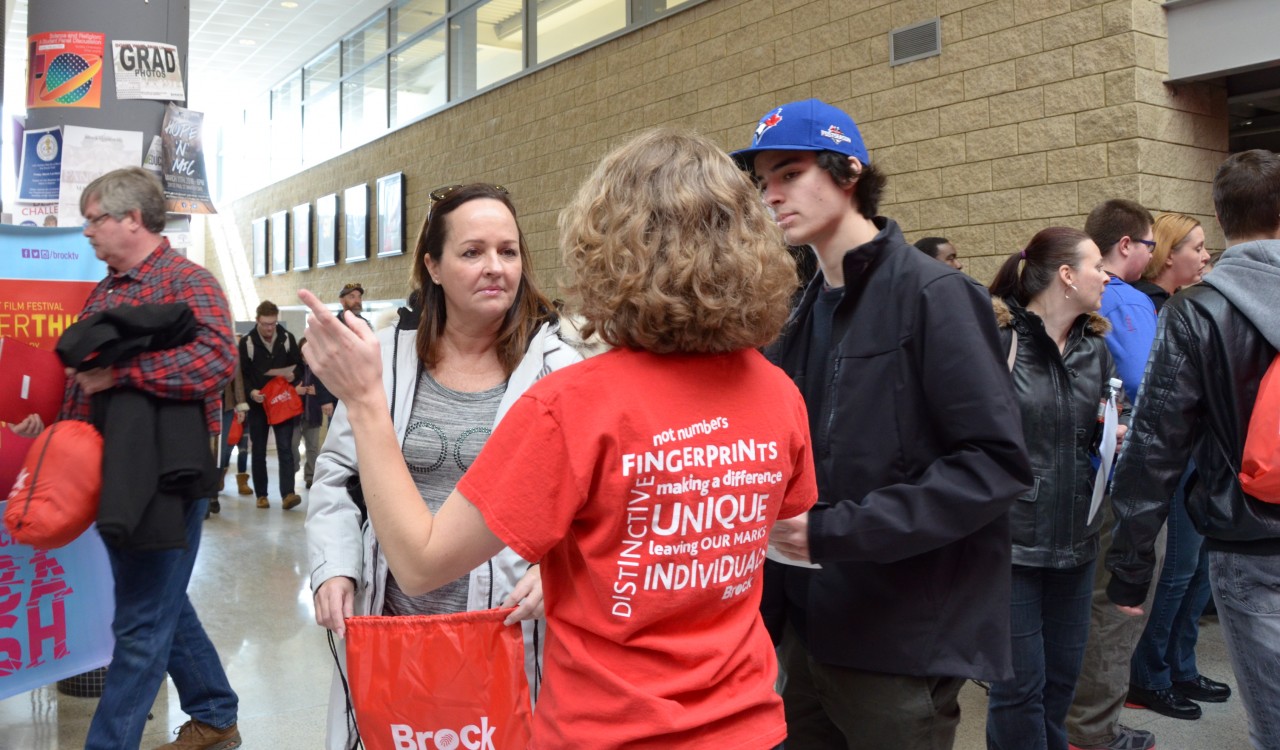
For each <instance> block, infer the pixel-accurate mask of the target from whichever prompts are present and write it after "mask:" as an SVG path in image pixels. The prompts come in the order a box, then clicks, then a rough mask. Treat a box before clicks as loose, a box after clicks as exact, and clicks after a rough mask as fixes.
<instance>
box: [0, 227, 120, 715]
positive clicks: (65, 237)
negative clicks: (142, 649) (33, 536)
mask: <svg viewBox="0 0 1280 750" xmlns="http://www.w3.org/2000/svg"><path fill="white" fill-rule="evenodd" d="M76 216H79V212H78V211H77V212H76ZM106 273H107V269H106V266H105V264H103V262H102V261H100V260H98V259H97V258H96V257H95V255H94V252H93V248H92V247H90V246H89V243H88V241H87V240H86V239H85V238H84V236H83V235H82V234H81V233H80V231H79V230H78V229H44V228H38V227H14V226H0V337H3V338H4V343H3V345H0V370H3V373H4V376H5V379H4V380H2V381H0V389H2V390H0V399H5V400H7V403H8V404H9V406H10V408H9V409H6V410H5V413H6V414H8V413H10V412H13V413H21V412H23V411H26V409H25V408H23V404H22V403H21V401H22V397H23V395H24V394H23V390H22V385H21V383H22V382H23V381H22V373H21V372H15V371H14V370H22V369H23V367H22V365H21V364H18V363H17V362H14V363H12V364H10V363H7V362H6V361H5V353H6V352H9V353H11V354H14V353H19V354H27V356H30V350H24V349H23V348H22V347H26V346H27V345H28V344H31V345H33V346H36V347H38V348H40V349H42V350H47V351H51V350H52V349H53V346H54V343H56V341H57V338H58V336H59V335H61V333H62V331H63V330H64V329H65V328H66V327H67V326H68V325H70V324H71V323H72V322H74V321H75V319H76V318H77V317H78V315H79V313H80V310H81V309H82V308H83V307H84V301H85V299H86V298H87V297H88V296H89V292H90V291H92V290H93V287H94V286H95V285H96V284H97V282H98V281H99V280H100V279H101V278H102V277H103V276H105V275H106ZM11 345H12V346H11ZM27 385H28V386H30V384H29V383H28V384H27ZM28 395H29V394H28ZM15 402H17V403H15ZM31 442H32V441H30V440H25V439H22V438H19V437H18V436H17V435H15V434H14V433H13V432H12V431H10V430H9V429H8V428H7V427H6V428H2V429H0V490H3V492H0V498H4V497H8V494H9V488H10V486H11V485H12V484H13V480H14V476H13V475H14V474H16V472H17V467H18V466H19V465H21V463H22V459H23V457H24V456H25V455H26V448H27V446H28V445H30V443H31ZM11 453H12V454H16V457H17V458H16V460H15V461H14V462H13V465H12V467H9V458H10V454H11ZM0 505H3V503H0ZM0 510H2V509H0ZM113 586H114V584H113V582H112V579H111V566H110V564H109V561H108V560H107V554H106V549H105V548H104V547H103V545H102V540H101V539H100V538H99V537H98V534H97V532H96V531H95V530H94V529H90V530H89V531H88V532H86V533H85V534H83V535H81V536H80V538H79V539H77V540H75V541H74V542H72V543H71V544H69V545H67V546H66V547H62V548H59V549H56V550H49V551H37V550H35V549H32V548H31V547H28V546H26V545H23V544H18V543H17V542H16V541H14V540H13V538H11V537H10V536H9V535H8V534H7V533H5V532H4V531H3V529H2V528H0V699H4V698H6V697H8V696H11V695H16V694H18V693H22V692H25V691H28V690H31V689H33V688H36V687H39V686H41V685H47V684H49V683H51V682H54V681H57V680H60V679H62V678H64V677H69V676H71V675H76V674H81V673H83V672H86V671H88V670H90V669H94V668H96V667H100V666H102V665H104V664H106V663H107V662H108V661H110V659H111V649H112V645H113V642H112V638H111V618H112V612H113V602H112V590H113Z"/></svg>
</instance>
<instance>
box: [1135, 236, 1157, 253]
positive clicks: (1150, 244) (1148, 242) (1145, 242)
mask: <svg viewBox="0 0 1280 750" xmlns="http://www.w3.org/2000/svg"><path fill="white" fill-rule="evenodd" d="M1129 239H1131V240H1133V241H1134V242H1137V243H1140V244H1143V245H1146V246H1147V249H1148V250H1150V251H1152V252H1155V249H1156V242H1155V240H1140V239H1138V238H1136V237H1130V238H1129Z"/></svg>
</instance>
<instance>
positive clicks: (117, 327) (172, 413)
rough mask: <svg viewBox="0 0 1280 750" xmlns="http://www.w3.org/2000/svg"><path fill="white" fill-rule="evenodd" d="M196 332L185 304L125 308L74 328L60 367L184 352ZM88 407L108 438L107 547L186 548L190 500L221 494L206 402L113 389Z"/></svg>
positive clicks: (63, 344) (101, 511)
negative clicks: (166, 351) (142, 354)
mask: <svg viewBox="0 0 1280 750" xmlns="http://www.w3.org/2000/svg"><path fill="white" fill-rule="evenodd" d="M195 333H196V321H195V317H194V316H193V315H192V313H191V309H190V308H189V307H188V306H187V305H185V304H182V303H175V304H165V305H153V304H146V305H134V306H124V307H118V308H112V309H110V310H105V311H103V312H101V313H97V314H94V315H90V316H87V317H85V318H83V319H81V320H80V321H77V322H76V323H74V324H73V325H71V326H69V327H68V328H67V330H66V331H65V332H64V333H63V334H62V337H61V338H60V339H59V341H58V347H57V351H58V354H59V356H60V357H61V358H62V361H63V364H65V365H67V366H68V367H75V368H77V369H80V370H86V369H91V368H94V367H106V366H110V365H112V364H114V363H116V362H120V361H124V360H127V359H128V358H129V357H131V356H134V355H136V354H138V353H140V352H143V351H159V350H164V349H172V348H175V347H178V346H182V345H183V344H185V343H187V342H189V341H190V340H191V339H192V338H194V337H195ZM91 405H92V416H93V425H94V427H96V428H97V429H98V431H99V432H100V433H102V440H103V460H102V495H101V503H100V504H99V506H98V518H97V522H98V531H99V533H100V534H101V535H102V539H103V541H105V542H106V543H107V544H110V545H112V546H114V547H119V548H123V549H133V550H157V549H176V548H182V547H185V546H186V536H187V535H186V524H185V517H186V508H187V504H188V502H190V501H192V500H197V499H199V498H202V497H210V496H212V495H214V494H216V493H217V476H216V470H215V465H214V458H213V451H212V449H211V446H210V444H209V430H208V427H207V425H206V424H205V416H204V403H203V402H202V401H173V400H170V399H162V398H156V397H155V396H152V395H150V394H148V393H144V392H142V391H140V390H137V389H135V388H123V387H116V388H110V389H108V390H105V391H102V392H100V393H96V394H94V395H93V397H92V400H91Z"/></svg>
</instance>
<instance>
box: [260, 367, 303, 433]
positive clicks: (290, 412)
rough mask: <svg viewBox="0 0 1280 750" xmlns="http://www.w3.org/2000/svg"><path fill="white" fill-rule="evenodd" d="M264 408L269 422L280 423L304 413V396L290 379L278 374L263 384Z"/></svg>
mask: <svg viewBox="0 0 1280 750" xmlns="http://www.w3.org/2000/svg"><path fill="white" fill-rule="evenodd" d="M262 408H263V409H265V410H266V411H267V424H280V423H281V422H287V421H289V420H290V419H293V418H294V417H296V416H298V415H299V414H301V413H302V397H301V396H299V395H298V391H297V390H295V389H294V387H293V386H292V385H290V384H289V381H287V380H285V379H284V378H282V377H279V376H276V377H274V378H272V379H271V380H268V381H267V384H266V385H264V386H262Z"/></svg>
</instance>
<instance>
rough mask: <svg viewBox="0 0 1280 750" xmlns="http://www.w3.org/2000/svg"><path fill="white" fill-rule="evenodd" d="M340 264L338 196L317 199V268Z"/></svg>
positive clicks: (330, 194)
mask: <svg viewBox="0 0 1280 750" xmlns="http://www.w3.org/2000/svg"><path fill="white" fill-rule="evenodd" d="M337 262H338V194H337V193H329V194H328V195H324V196H321V197H319V198H316V268H325V267H327V266H332V265H335V264H337Z"/></svg>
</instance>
